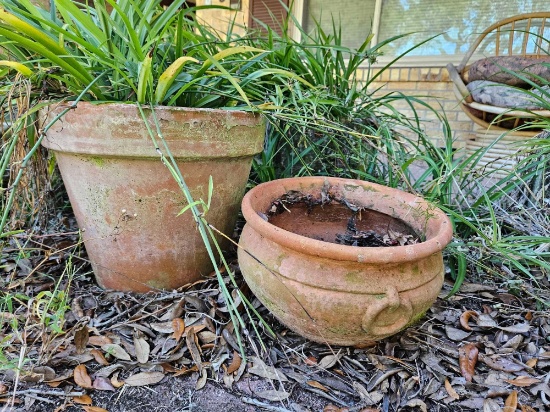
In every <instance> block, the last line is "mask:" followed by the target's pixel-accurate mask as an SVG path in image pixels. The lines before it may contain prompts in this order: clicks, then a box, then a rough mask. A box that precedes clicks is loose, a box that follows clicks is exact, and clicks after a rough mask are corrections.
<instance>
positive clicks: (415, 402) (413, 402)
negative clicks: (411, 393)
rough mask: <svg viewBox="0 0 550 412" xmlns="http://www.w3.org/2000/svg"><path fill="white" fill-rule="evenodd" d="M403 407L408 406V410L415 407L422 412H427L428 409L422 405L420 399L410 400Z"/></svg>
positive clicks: (422, 402)
mask: <svg viewBox="0 0 550 412" xmlns="http://www.w3.org/2000/svg"><path fill="white" fill-rule="evenodd" d="M405 406H408V407H410V408H414V407H415V406H418V407H419V408H420V410H421V411H422V412H428V407H427V406H426V404H425V403H424V401H421V400H420V399H411V400H410V401H408V402H407V403H406V405H405Z"/></svg>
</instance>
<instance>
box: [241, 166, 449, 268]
mask: <svg viewBox="0 0 550 412" xmlns="http://www.w3.org/2000/svg"><path fill="white" fill-rule="evenodd" d="M326 181H328V182H329V183H330V184H331V185H344V184H359V185H362V184H365V183H368V185H369V186H371V187H373V188H375V189H377V190H378V191H380V192H384V193H385V194H388V195H391V196H395V197H399V198H401V199H405V200H409V201H415V202H417V203H419V200H420V203H424V204H429V202H427V201H426V200H425V199H423V198H421V197H419V196H416V195H413V194H411V193H407V192H404V191H401V190H398V189H393V188H390V187H387V186H383V185H379V184H376V183H371V182H367V181H363V180H357V179H345V178H338V177H328V176H326V177H325V176H308V177H295V178H287V179H278V180H272V181H270V182H266V183H262V184H260V185H258V186H256V187H254V188H253V189H251V190H250V191H249V192H248V193H247V194H246V195H245V197H244V198H243V201H242V205H241V207H242V213H243V216H244V218H245V220H246V223H247V224H249V225H250V226H251V227H252V229H254V230H256V231H257V232H258V233H259V234H260V235H261V236H263V237H265V238H267V239H269V240H272V241H274V242H276V243H278V244H280V245H281V246H283V247H286V248H289V249H293V250H296V251H298V252H301V253H304V254H309V255H314V256H319V257H323V258H327V259H333V260H341V261H354V262H364V263H375V264H376V263H402V262H410V261H414V260H418V259H423V258H425V257H428V256H431V255H433V254H435V253H439V252H441V251H442V250H443V249H444V248H445V246H447V245H448V244H449V242H450V241H451V239H452V236H453V229H452V225H451V221H450V220H449V218H448V217H447V215H446V214H445V213H444V212H443V211H442V210H441V209H439V208H435V209H433V210H430V212H431V213H433V214H434V215H435V217H434V219H433V222H434V224H435V221H436V220H437V222H436V223H437V225H438V226H437V229H436V234H435V236H433V237H431V238H430V239H428V240H426V241H424V242H421V243H417V244H413V245H405V246H391V247H386V248H382V249H383V252H384V253H381V248H379V247H361V246H348V245H340V244H336V243H331V242H324V241H321V240H316V239H311V238H308V237H305V236H302V235H299V234H296V233H293V232H289V231H287V230H284V229H281V228H279V227H277V226H275V225H273V224H271V223H269V222H267V221H266V220H264V218H262V217H261V216H260V215H259V214H258V213H257V212H262V213H264V212H265V211H263V210H260V211H256V210H255V209H254V207H253V206H252V203H253V200H254V198H255V196H256V193H257V192H258V191H259V190H260V189H259V188H264V189H265V188H266V187H268V188H269V187H270V186H273V187H274V188H275V187H281V188H282V187H283V186H284V185H285V184H286V185H287V187H286V188H285V189H286V190H287V191H288V190H292V189H295V187H296V186H298V185H297V183H298V182H302V183H304V184H307V185H312V184H313V185H316V184H318V185H319V187H322V186H323V184H324V183H325V182H326ZM284 193H285V192H282V193H281V195H282V194H284ZM279 196H280V195H279ZM275 199H276V198H273V199H271V201H273V200H275ZM405 222H406V221H405Z"/></svg>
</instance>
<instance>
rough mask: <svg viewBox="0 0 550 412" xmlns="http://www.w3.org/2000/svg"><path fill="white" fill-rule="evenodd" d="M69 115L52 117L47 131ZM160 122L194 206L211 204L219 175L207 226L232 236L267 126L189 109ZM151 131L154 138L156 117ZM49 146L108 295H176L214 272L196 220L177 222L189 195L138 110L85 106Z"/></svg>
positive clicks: (51, 136) (161, 111) (160, 112)
mask: <svg viewBox="0 0 550 412" xmlns="http://www.w3.org/2000/svg"><path fill="white" fill-rule="evenodd" d="M63 108H64V107H62V106H60V107H55V108H53V107H52V108H50V110H49V112H47V113H44V115H45V119H44V124H45V123H46V122H47V121H48V120H50V119H52V118H53V117H54V116H55V115H56V114H57V113H59V111H60V110H62V109H63ZM149 114H150V112H149ZM156 115H157V118H158V121H159V123H160V126H161V131H162V133H163V136H164V138H165V139H166V141H167V143H168V147H169V148H170V151H171V153H172V155H173V156H174V157H175V158H176V159H177V162H178V165H179V168H180V170H181V173H182V174H183V176H184V178H185V180H186V183H187V185H188V186H189V188H190V190H191V192H192V194H193V196H194V198H195V199H196V200H198V199H200V198H202V199H204V200H205V201H206V199H207V197H208V182H209V177H210V176H212V178H213V181H214V196H213V199H212V204H211V208H210V211H209V213H208V221H209V222H210V223H211V224H213V225H214V226H215V227H216V228H218V229H219V230H221V231H222V232H224V233H230V232H231V231H232V230H233V226H234V223H235V218H236V216H237V212H238V209H239V203H240V201H241V199H242V195H243V193H244V188H245V185H246V182H247V179H248V175H249V172H250V165H251V160H252V156H254V154H256V153H258V152H260V151H261V150H262V145H263V138H264V125H263V123H262V120H261V119H260V118H259V117H256V116H254V115H251V114H248V113H244V112H237V111H234V112H233V111H231V112H230V111H221V110H204V109H202V110H201V109H183V108H157V110H156ZM150 123H151V127H152V129H153V130H156V128H155V124H154V122H153V120H152V118H151V117H150ZM157 139H158V137H157ZM43 145H44V146H46V147H47V148H49V149H51V150H53V151H55V156H56V159H57V162H58V164H59V169H60V171H61V174H62V177H63V181H64V183H65V186H66V188H67V192H68V194H69V198H70V200H71V204H72V206H73V209H74V212H75V215H76V218H77V221H78V224H79V227H80V228H81V229H82V230H83V237H84V243H85V245H86V250H87V252H88V255H89V257H90V260H91V262H92V267H93V269H94V273H95V275H96V278H97V280H98V283H99V284H100V285H101V286H102V287H104V288H108V289H116V290H126V291H129V290H131V291H136V292H145V291H149V290H151V289H168V290H170V289H175V288H178V287H181V286H183V285H185V284H187V283H191V282H194V281H196V280H198V279H200V278H201V276H203V275H207V274H209V273H210V271H211V270H212V266H211V264H210V260H209V258H208V255H207V253H206V249H205V248H204V245H203V243H202V240H201V238H200V236H199V233H198V231H197V228H196V224H195V222H194V221H193V218H192V215H191V212H190V211H187V212H185V213H184V214H182V215H181V216H177V214H178V213H179V212H180V210H181V209H182V208H183V207H184V206H185V205H186V202H185V200H184V197H183V194H182V192H181V190H180V189H179V187H178V185H177V183H176V181H175V180H174V179H173V178H172V176H171V175H170V173H169V171H168V169H167V168H166V167H165V166H164V165H163V164H162V163H161V161H160V158H159V155H158V153H157V152H156V150H155V146H154V144H153V142H152V140H151V138H150V137H149V134H148V132H147V130H146V128H145V123H144V122H143V120H142V118H141V116H140V114H139V111H138V109H137V107H136V106H135V105H131V104H107V105H92V104H89V103H79V104H78V107H77V108H76V109H74V110H71V111H69V112H68V113H67V114H66V115H65V116H64V117H63V118H62V119H61V120H60V121H58V123H57V124H55V125H54V126H53V127H52V128H51V129H50V130H49V131H48V134H47V137H46V138H45V139H44V142H43ZM159 146H161V149H162V151H163V152H164V153H165V154H167V153H166V151H165V150H164V148H163V147H162V144H161V142H160V141H159Z"/></svg>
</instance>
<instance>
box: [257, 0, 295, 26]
mask: <svg viewBox="0 0 550 412" xmlns="http://www.w3.org/2000/svg"><path fill="white" fill-rule="evenodd" d="M287 7H288V0H283V1H282V2H281V1H280V0H250V19H249V27H250V28H252V29H260V30H261V29H262V24H261V23H259V22H262V23H263V24H266V25H267V26H269V27H271V28H272V29H273V30H274V31H275V32H277V33H279V34H281V30H282V26H281V22H282V21H283V20H284V19H285V18H286V16H287Z"/></svg>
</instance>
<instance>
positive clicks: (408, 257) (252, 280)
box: [238, 177, 452, 345]
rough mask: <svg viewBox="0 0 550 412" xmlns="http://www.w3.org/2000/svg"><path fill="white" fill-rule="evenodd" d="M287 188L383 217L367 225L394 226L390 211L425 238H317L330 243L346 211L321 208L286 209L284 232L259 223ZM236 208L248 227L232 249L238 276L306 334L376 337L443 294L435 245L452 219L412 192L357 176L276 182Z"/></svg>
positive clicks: (335, 339)
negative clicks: (375, 241) (354, 242)
mask: <svg viewBox="0 0 550 412" xmlns="http://www.w3.org/2000/svg"><path fill="white" fill-rule="evenodd" d="M289 191H299V192H302V193H304V194H311V195H312V196H313V197H314V198H316V199H318V198H320V197H321V192H322V191H324V192H325V193H327V191H328V193H331V194H333V195H335V196H336V198H338V199H345V200H346V201H347V202H349V203H351V204H354V205H356V206H359V207H363V208H367V209H370V210H372V211H373V212H367V211H364V212H362V213H363V214H364V213H370V215H372V216H374V217H380V216H382V217H383V218H384V219H385V220H384V219H382V220H380V221H378V222H377V223H376V222H375V223H374V226H380V227H386V226H387V225H389V224H390V223H388V222H389V221H393V222H394V223H391V224H392V225H393V224H395V220H394V219H391V218H390V216H391V217H394V218H397V219H399V220H401V221H402V222H404V223H405V224H406V225H408V226H409V227H410V228H412V229H413V230H414V232H416V233H417V234H419V235H420V236H421V237H425V241H423V242H422V243H418V244H412V245H406V246H392V247H357V246H346V245H342V244H336V243H331V242H329V241H322V240H318V239H329V238H332V239H334V236H335V234H336V233H338V232H340V233H341V232H345V229H346V225H347V217H342V216H338V217H336V218H335V217H334V216H323V208H324V206H317V207H316V208H318V210H317V212H315V213H311V215H314V214H316V215H317V216H316V217H315V218H310V217H308V215H307V214H306V213H300V211H299V210H294V209H292V210H291V213H288V212H283V213H286V214H287V215H288V216H286V217H285V220H286V221H287V222H286V224H284V225H282V226H284V227H285V228H286V229H287V230H285V229H283V228H281V227H278V226H275V225H274V224H271V223H270V222H268V221H266V220H265V213H266V212H267V211H268V210H269V209H270V206H271V204H272V202H273V201H274V200H276V199H279V198H280V197H281V196H282V195H284V194H285V193H287V192H289ZM319 208H320V209H319ZM374 211H376V212H381V213H376V212H374ZM242 212H243V215H244V217H245V219H246V222H247V223H246V225H245V227H244V229H243V232H242V235H241V239H240V246H241V247H240V248H239V252H238V253H239V265H240V268H241V271H242V273H243V275H244V278H245V280H246V281H247V283H248V284H249V286H250V288H251V290H252V291H253V292H254V294H255V295H256V297H257V298H258V299H259V300H260V301H261V302H262V303H263V304H264V305H265V306H266V307H267V308H268V309H269V310H270V311H271V312H272V313H273V314H274V315H275V316H276V317H277V318H278V319H279V320H280V321H281V322H282V323H284V324H285V325H286V326H288V327H289V328H290V329H292V330H294V331H296V332H297V333H299V334H301V335H302V336H305V337H307V338H308V339H311V340H314V341H317V342H322V343H330V344H338V345H361V344H365V343H367V342H370V341H373V340H378V339H382V338H384V337H387V336H389V335H392V334H394V333H396V332H398V331H400V330H402V329H403V328H405V327H406V326H407V325H409V324H411V323H413V322H414V321H415V320H417V319H419V318H420V317H421V316H422V315H423V314H424V313H425V311H426V310H427V309H428V308H429V307H430V306H431V305H432V303H433V302H434V300H435V299H436V297H437V295H438V293H439V291H440V290H441V286H442V284H443V274H444V266H443V259H442V254H441V251H442V250H443V248H444V247H445V246H446V245H447V244H448V243H449V242H450V240H451V237H452V227H451V223H450V221H449V219H448V218H447V216H446V215H445V214H444V213H443V212H442V211H441V210H439V209H437V208H435V207H434V206H433V205H430V204H429V203H427V202H426V201H424V200H423V199H421V198H419V197H417V196H415V195H412V194H408V193H405V192H402V191H400V190H396V189H391V188H388V187H385V186H380V185H377V184H374V183H368V182H364V181H360V180H350V179H339V178H330V177H303V178H293V179H281V180H275V181H272V182H268V183H264V184H261V185H259V186H257V187H255V188H254V189H252V190H251V191H250V192H248V193H247V194H246V196H245V197H244V199H243V203H242ZM382 214H383V215H382ZM350 215H351V212H350ZM388 215H389V216H388ZM372 216H371V217H372ZM308 219H309V220H308ZM335 220H336V221H335ZM362 220H368V219H366V218H365V216H363V219H362ZM293 223H294V224H293ZM400 224H401V225H402V224H403V223H400ZM385 225H386V226H385ZM392 227H393V226H392ZM304 234H305V235H307V236H305V235H304ZM314 238H315V239H314ZM260 262H261V263H260Z"/></svg>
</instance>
